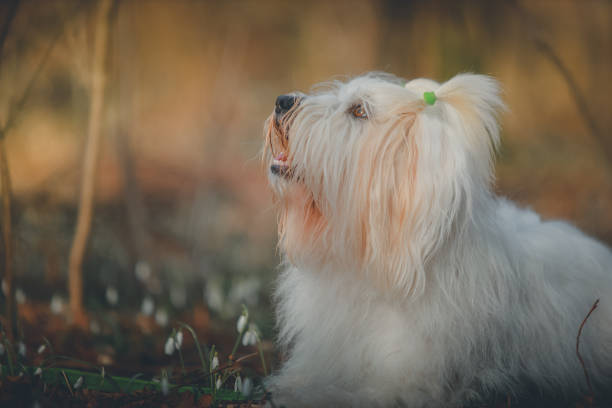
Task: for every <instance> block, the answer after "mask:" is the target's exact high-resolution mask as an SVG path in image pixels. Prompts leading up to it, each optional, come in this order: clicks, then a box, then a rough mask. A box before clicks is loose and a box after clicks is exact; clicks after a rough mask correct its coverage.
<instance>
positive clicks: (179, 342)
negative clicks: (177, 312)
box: [174, 330, 183, 350]
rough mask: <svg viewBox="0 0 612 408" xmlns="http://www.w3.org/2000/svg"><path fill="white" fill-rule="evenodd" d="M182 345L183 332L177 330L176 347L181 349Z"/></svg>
mask: <svg viewBox="0 0 612 408" xmlns="http://www.w3.org/2000/svg"><path fill="white" fill-rule="evenodd" d="M182 345H183V332H182V331H181V330H179V331H178V332H176V335H175V336H174V347H176V349H177V350H179V349H180V348H181V346H182Z"/></svg>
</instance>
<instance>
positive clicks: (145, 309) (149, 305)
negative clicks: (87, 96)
mask: <svg viewBox="0 0 612 408" xmlns="http://www.w3.org/2000/svg"><path fill="white" fill-rule="evenodd" d="M153 310H155V303H154V302H153V299H151V297H150V296H147V297H145V298H144V299H143V300H142V306H141V307H140V311H141V313H142V314H143V315H145V316H151V315H152V314H153Z"/></svg>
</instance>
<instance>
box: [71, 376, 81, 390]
mask: <svg viewBox="0 0 612 408" xmlns="http://www.w3.org/2000/svg"><path fill="white" fill-rule="evenodd" d="M81 385H83V377H79V378H78V379H77V380H76V382H75V383H74V385H73V386H72V388H74V389H75V390H78V389H79V387H81Z"/></svg>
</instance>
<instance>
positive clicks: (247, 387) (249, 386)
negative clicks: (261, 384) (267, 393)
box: [242, 378, 253, 397]
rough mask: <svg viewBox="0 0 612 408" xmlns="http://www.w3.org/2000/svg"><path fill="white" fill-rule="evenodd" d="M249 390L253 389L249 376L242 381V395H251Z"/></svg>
mask: <svg viewBox="0 0 612 408" xmlns="http://www.w3.org/2000/svg"><path fill="white" fill-rule="evenodd" d="M251 391H253V381H252V380H251V379H250V378H245V379H244V382H243V383H242V395H244V396H245V397H248V396H249V395H251Z"/></svg>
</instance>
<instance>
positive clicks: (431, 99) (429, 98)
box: [423, 92, 438, 105]
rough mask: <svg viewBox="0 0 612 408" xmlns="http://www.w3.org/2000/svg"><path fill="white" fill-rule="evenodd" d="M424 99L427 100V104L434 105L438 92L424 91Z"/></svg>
mask: <svg viewBox="0 0 612 408" xmlns="http://www.w3.org/2000/svg"><path fill="white" fill-rule="evenodd" d="M423 99H424V100H425V103H426V104H428V105H433V104H434V103H436V100H437V99H438V98H437V97H436V94H435V93H433V92H424V93H423Z"/></svg>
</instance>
